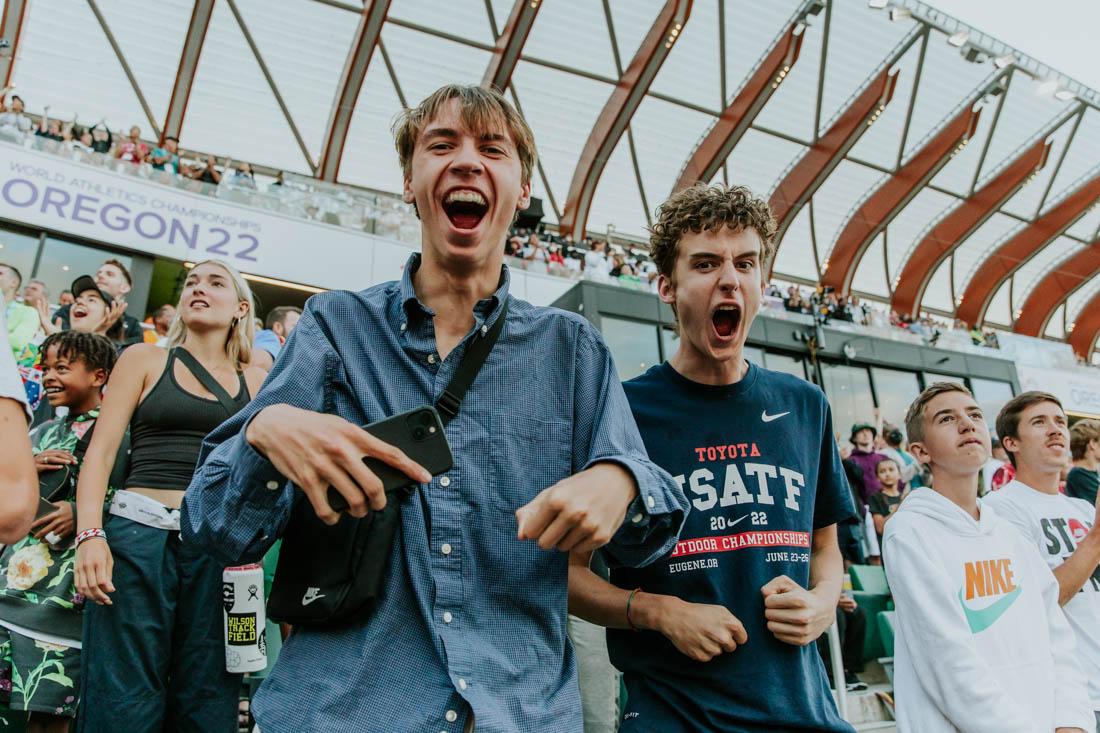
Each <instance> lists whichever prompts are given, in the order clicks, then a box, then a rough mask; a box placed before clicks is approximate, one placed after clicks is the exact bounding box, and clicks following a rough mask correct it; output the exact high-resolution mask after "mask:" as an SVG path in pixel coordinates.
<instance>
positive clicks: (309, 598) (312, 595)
mask: <svg viewBox="0 0 1100 733" xmlns="http://www.w3.org/2000/svg"><path fill="white" fill-rule="evenodd" d="M317 591H318V589H317V588H310V589H309V590H307V591H306V594H305V595H304V596H302V605H303V606H308V605H309V604H311V603H313V602H314V601H316V600H317V599H318V598H324V597H325V594H324V593H318V592H317Z"/></svg>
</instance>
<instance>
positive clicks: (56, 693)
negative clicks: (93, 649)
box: [0, 626, 80, 730]
mask: <svg viewBox="0 0 1100 733" xmlns="http://www.w3.org/2000/svg"><path fill="white" fill-rule="evenodd" d="M79 689H80V650H79V649H73V648H71V647H67V646H61V645H60V644H51V643H49V642H45V641H39V640H37V639H32V638H30V637H29V636H24V635H22V634H20V633H17V632H15V631H11V630H10V629H6V628H4V627H2V626H0V730H5V729H7V728H8V727H11V726H13V725H15V723H16V721H17V720H24V719H25V715H21V714H20V713H26V712H38V713H50V714H51V715H60V716H64V717H66V718H72V717H75V716H76V703H77V691H78V690H79Z"/></svg>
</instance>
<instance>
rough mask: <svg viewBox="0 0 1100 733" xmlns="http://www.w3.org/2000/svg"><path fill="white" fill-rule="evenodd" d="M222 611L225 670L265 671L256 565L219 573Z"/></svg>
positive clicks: (261, 598) (261, 586) (263, 621)
mask: <svg viewBox="0 0 1100 733" xmlns="http://www.w3.org/2000/svg"><path fill="white" fill-rule="evenodd" d="M222 606H223V607H224V608H225V613H224V614H223V618H224V619H225V668H226V670H227V671H229V672H235V673H240V672H259V671H261V670H263V669H264V668H265V667H267V633H266V630H265V627H266V624H267V619H266V617H265V615H264V570H263V568H262V567H261V566H260V565H259V564H253V565H241V566H238V567H231V568H226V569H225V570H224V571H222Z"/></svg>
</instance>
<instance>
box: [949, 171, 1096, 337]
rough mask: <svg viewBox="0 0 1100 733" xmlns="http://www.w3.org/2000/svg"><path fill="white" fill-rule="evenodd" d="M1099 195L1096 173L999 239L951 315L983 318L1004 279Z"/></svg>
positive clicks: (968, 320) (970, 321) (971, 320)
mask: <svg viewBox="0 0 1100 733" xmlns="http://www.w3.org/2000/svg"><path fill="white" fill-rule="evenodd" d="M1098 197H1100V175H1098V176H1094V177H1093V178H1091V179H1090V180H1089V181H1088V182H1086V183H1084V184H1083V185H1081V186H1079V187H1078V188H1077V189H1076V190H1074V191H1073V192H1072V193H1071V194H1069V195H1068V196H1066V197H1065V198H1064V199H1062V201H1061V202H1059V203H1058V204H1056V205H1054V206H1052V207H1051V208H1050V209H1049V210H1048V211H1047V212H1046V213H1045V214H1043V215H1042V216H1040V217H1039V218H1037V219H1036V220H1035V221H1033V222H1032V223H1031V224H1029V225H1027V226H1026V227H1024V228H1023V229H1022V230H1020V231H1019V232H1017V233H1016V234H1013V235H1012V236H1010V237H1009V238H1008V239H1006V240H1005V241H1003V242H1002V243H1001V244H1000V246H998V247H997V249H996V250H995V251H994V252H993V253H992V254H990V255H989V257H987V258H986V259H985V260H984V261H983V262H982V263H981V265H980V266H979V267H978V269H977V270H976V271H975V272H974V276H973V277H972V278H970V282H968V283H967V284H966V290H965V291H963V294H962V301H961V302H960V303H959V304H958V307H957V308H956V311H955V317H956V318H959V319H962V320H963V321H965V322H966V323H967V324H968V325H973V324H975V323H981V322H982V321H984V320H985V311H986V309H987V308H988V307H989V301H991V300H993V295H994V294H995V293H996V292H997V290H998V288H1000V287H1001V285H1002V284H1004V281H1005V280H1007V279H1008V278H1009V277H1011V276H1012V274H1013V273H1015V272H1016V270H1018V269H1020V268H1021V267H1022V266H1023V265H1024V264H1025V263H1026V262H1027V261H1028V260H1030V259H1031V258H1032V257H1034V256H1035V254H1036V253H1037V252H1038V251H1039V250H1041V249H1042V248H1043V247H1045V246H1047V245H1048V244H1050V243H1051V242H1053V241H1054V240H1055V239H1057V238H1058V237H1060V236H1062V234H1064V233H1065V231H1066V230H1067V229H1069V228H1070V227H1071V226H1073V224H1074V222H1076V221H1077V220H1078V219H1080V218H1081V217H1082V216H1084V215H1085V212H1086V211H1087V210H1088V208H1089V207H1090V206H1092V204H1093V202H1095V201H1096V199H1097V198H1098Z"/></svg>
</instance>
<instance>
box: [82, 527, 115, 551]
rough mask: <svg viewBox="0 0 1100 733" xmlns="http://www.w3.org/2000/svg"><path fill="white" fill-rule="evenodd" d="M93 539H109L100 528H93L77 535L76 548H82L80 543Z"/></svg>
mask: <svg viewBox="0 0 1100 733" xmlns="http://www.w3.org/2000/svg"><path fill="white" fill-rule="evenodd" d="M93 537H99V538H100V539H102V540H106V539H107V533H106V532H104V531H103V530H102V529H101V528H99V527H92V528H91V529H85V530H81V531H80V532H77V533H76V546H77V547H80V543H81V542H83V541H84V540H90V539H92V538H93Z"/></svg>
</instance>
